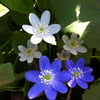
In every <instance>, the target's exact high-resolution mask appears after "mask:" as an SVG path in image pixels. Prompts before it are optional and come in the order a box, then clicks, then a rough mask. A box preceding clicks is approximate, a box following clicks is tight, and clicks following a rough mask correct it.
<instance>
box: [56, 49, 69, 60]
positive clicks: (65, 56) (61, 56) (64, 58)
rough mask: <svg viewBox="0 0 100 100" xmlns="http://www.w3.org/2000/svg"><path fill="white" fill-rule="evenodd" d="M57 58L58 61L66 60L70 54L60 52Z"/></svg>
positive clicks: (63, 51)
mask: <svg viewBox="0 0 100 100" xmlns="http://www.w3.org/2000/svg"><path fill="white" fill-rule="evenodd" d="M57 56H58V58H59V59H60V60H67V59H69V58H70V52H69V51H65V50H62V51H61V53H57Z"/></svg>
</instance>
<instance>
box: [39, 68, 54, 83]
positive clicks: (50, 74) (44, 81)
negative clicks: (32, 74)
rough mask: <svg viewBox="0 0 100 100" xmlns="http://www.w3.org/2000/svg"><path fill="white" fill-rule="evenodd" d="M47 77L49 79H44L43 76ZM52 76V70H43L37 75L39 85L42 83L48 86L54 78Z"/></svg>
mask: <svg viewBox="0 0 100 100" xmlns="http://www.w3.org/2000/svg"><path fill="white" fill-rule="evenodd" d="M46 75H48V76H49V77H50V79H49V80H48V79H46V78H45V76H46ZM54 75H55V74H53V73H52V70H50V71H48V70H44V72H41V75H39V78H40V79H41V83H44V84H46V85H49V84H51V82H52V80H53V78H54Z"/></svg>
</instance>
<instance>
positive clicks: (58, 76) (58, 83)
mask: <svg viewBox="0 0 100 100" xmlns="http://www.w3.org/2000/svg"><path fill="white" fill-rule="evenodd" d="M39 65H40V70H41V72H39V71H35V70H30V71H28V72H26V73H25V78H26V79H27V80H28V81H30V82H35V83H36V84H35V85H33V86H32V88H31V89H30V90H29V92H28V97H29V99H33V98H35V97H37V96H38V95H39V94H40V93H41V92H43V91H44V92H45V94H46V96H47V98H48V99H49V100H55V99H56V96H57V91H58V92H60V93H66V92H67V90H68V89H67V87H66V85H64V84H63V83H62V82H66V81H67V80H69V75H67V74H66V72H67V71H60V70H61V67H62V63H61V61H60V60H59V59H58V60H55V61H53V62H52V63H51V64H50V62H49V59H48V58H47V57H46V56H42V57H41V58H40V59H39ZM68 74H69V73H68Z"/></svg>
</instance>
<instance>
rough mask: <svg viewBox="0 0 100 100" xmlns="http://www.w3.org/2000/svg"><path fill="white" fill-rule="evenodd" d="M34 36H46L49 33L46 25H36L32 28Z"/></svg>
mask: <svg viewBox="0 0 100 100" xmlns="http://www.w3.org/2000/svg"><path fill="white" fill-rule="evenodd" d="M34 30H35V32H36V34H38V35H43V34H47V33H48V32H49V30H48V25H46V24H45V23H40V22H39V23H38V24H36V27H35V28H34Z"/></svg>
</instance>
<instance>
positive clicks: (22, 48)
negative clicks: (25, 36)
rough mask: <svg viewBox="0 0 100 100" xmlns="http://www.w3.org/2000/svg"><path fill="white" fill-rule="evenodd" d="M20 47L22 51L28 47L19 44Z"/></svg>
mask: <svg viewBox="0 0 100 100" xmlns="http://www.w3.org/2000/svg"><path fill="white" fill-rule="evenodd" d="M18 49H19V50H20V51H21V52H25V49H26V47H24V46H23V45H19V46H18Z"/></svg>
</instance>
